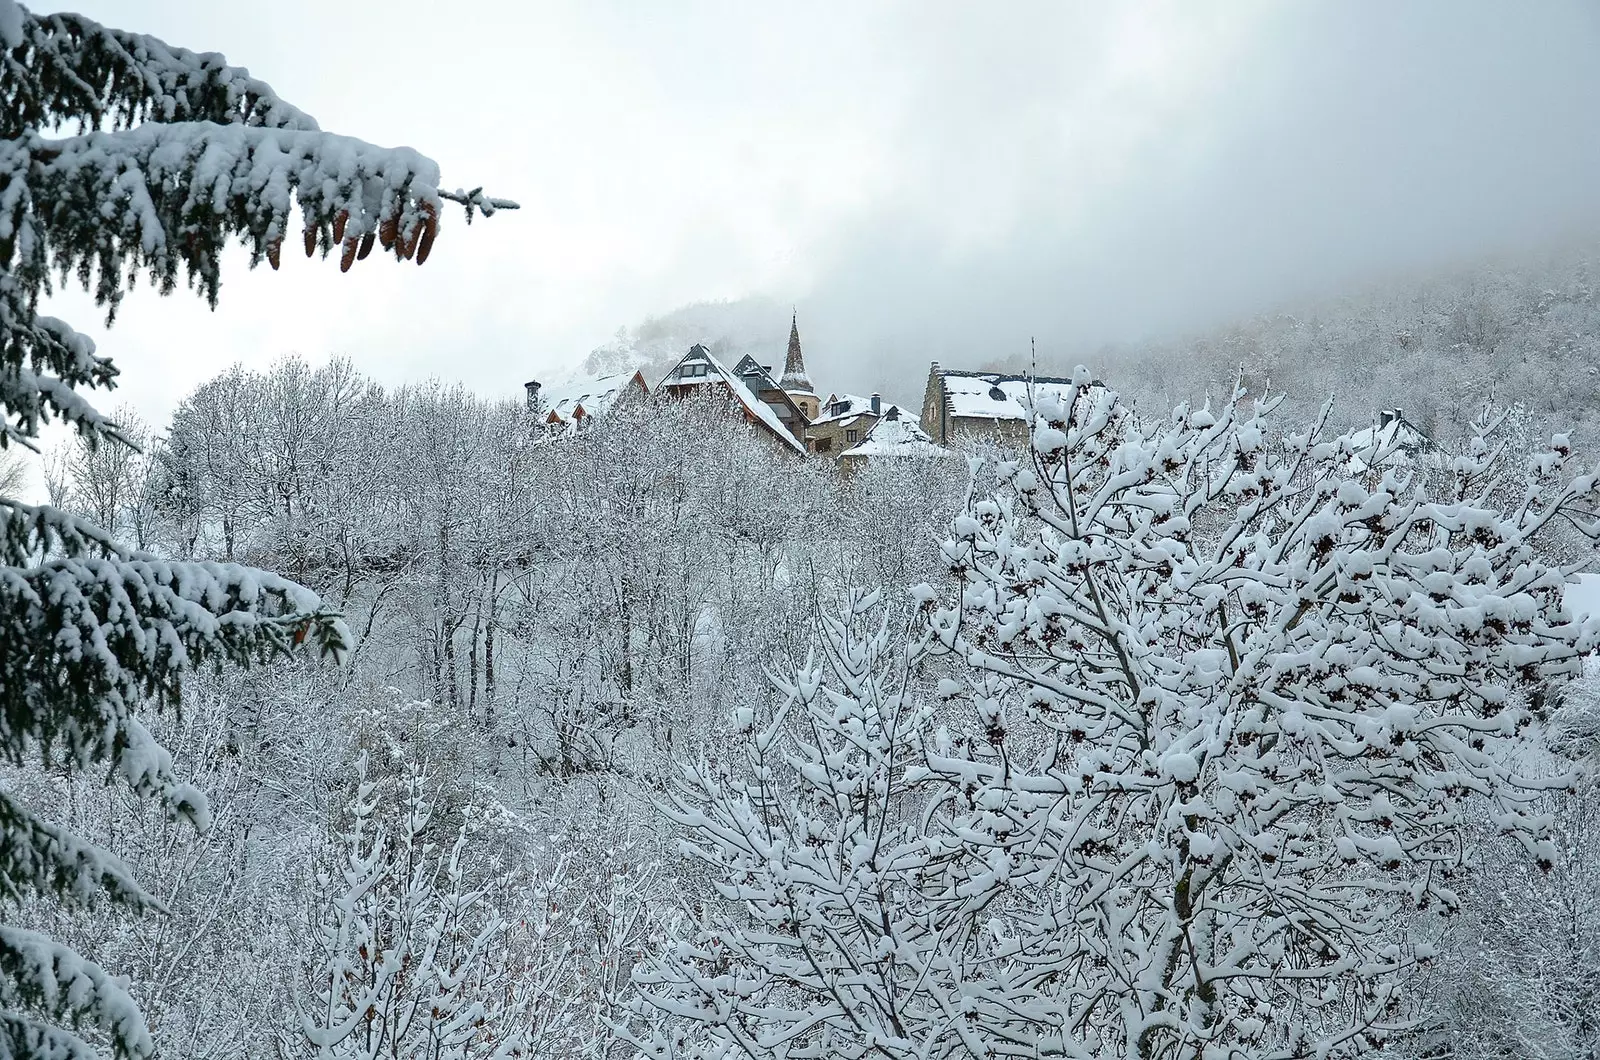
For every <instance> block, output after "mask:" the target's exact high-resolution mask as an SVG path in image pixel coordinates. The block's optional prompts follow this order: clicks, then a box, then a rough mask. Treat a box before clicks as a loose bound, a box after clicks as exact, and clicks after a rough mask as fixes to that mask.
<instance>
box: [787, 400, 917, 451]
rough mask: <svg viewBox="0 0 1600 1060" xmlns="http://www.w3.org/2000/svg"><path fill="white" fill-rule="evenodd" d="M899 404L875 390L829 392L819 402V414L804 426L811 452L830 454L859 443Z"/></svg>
mask: <svg viewBox="0 0 1600 1060" xmlns="http://www.w3.org/2000/svg"><path fill="white" fill-rule="evenodd" d="M898 408H899V407H898V406H896V405H892V404H889V403H887V402H885V401H884V400H883V399H882V398H881V397H879V396H878V395H877V394H873V395H871V396H870V397H861V396H859V395H856V394H830V395H828V400H827V401H824V402H823V403H822V414H821V415H820V416H818V417H817V418H816V419H814V420H812V421H811V425H810V426H809V427H808V428H806V442H807V445H808V446H809V447H810V449H811V451H812V452H813V453H819V454H822V455H824V456H831V455H833V454H836V453H842V452H844V451H845V450H846V449H849V448H850V447H851V446H853V445H859V444H860V443H861V441H862V440H863V439H865V438H866V436H867V434H868V433H869V432H870V431H871V430H872V428H873V427H875V426H877V424H878V422H879V421H880V420H881V419H882V418H883V417H884V415H885V414H886V413H887V412H888V411H890V410H898Z"/></svg>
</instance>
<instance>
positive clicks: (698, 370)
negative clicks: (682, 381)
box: [678, 361, 711, 378]
mask: <svg viewBox="0 0 1600 1060" xmlns="http://www.w3.org/2000/svg"><path fill="white" fill-rule="evenodd" d="M710 367H711V366H710V365H708V364H706V362H704V361H690V362H689V363H688V364H684V365H679V367H678V375H680V376H683V377H685V378H688V377H691V376H701V375H705V374H706V371H707V369H709V368H710Z"/></svg>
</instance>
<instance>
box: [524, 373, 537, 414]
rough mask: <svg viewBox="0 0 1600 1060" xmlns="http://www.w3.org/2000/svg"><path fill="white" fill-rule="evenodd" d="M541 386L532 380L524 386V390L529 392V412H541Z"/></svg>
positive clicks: (535, 380)
mask: <svg viewBox="0 0 1600 1060" xmlns="http://www.w3.org/2000/svg"><path fill="white" fill-rule="evenodd" d="M539 386H540V383H539V380H537V379H530V380H528V381H527V382H526V383H523V384H522V388H523V389H524V390H526V391H527V392H528V411H529V412H537V411H538V410H539Z"/></svg>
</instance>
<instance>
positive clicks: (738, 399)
mask: <svg viewBox="0 0 1600 1060" xmlns="http://www.w3.org/2000/svg"><path fill="white" fill-rule="evenodd" d="M747 362H748V363H747ZM739 367H740V368H742V369H743V370H744V373H745V374H743V375H741V374H740V373H739V372H737V371H735V370H734V369H731V368H729V367H728V366H727V365H725V364H723V363H722V362H721V361H720V360H718V359H717V357H716V356H715V355H714V354H712V352H711V351H710V350H708V349H707V348H706V347H704V346H702V345H700V344H698V343H696V344H695V345H694V346H691V347H690V348H689V352H688V353H686V354H684V355H683V357H682V359H680V360H679V361H678V363H677V364H675V365H673V366H672V370H671V371H669V372H668V373H667V374H666V376H665V377H664V378H663V379H662V380H661V382H660V383H658V384H657V385H656V388H655V394H656V396H657V397H661V396H665V397H677V398H681V397H687V396H688V395H690V394H693V393H697V392H701V391H703V390H705V389H716V390H720V391H723V392H725V393H726V394H728V396H729V397H731V398H732V399H733V401H734V403H735V404H737V405H738V406H739V407H740V408H741V409H742V410H743V411H744V415H745V419H747V420H749V421H750V423H752V424H754V425H755V426H756V427H757V429H758V430H760V431H762V432H763V433H764V434H766V435H768V436H770V437H771V438H772V439H774V440H775V441H777V442H778V443H779V444H780V445H782V446H783V447H784V448H786V449H790V450H793V451H794V452H797V453H804V452H805V451H806V444H805V429H806V422H807V419H806V415H805V409H804V407H803V406H802V405H801V404H800V403H799V401H797V400H796V399H795V397H794V396H791V395H790V394H789V393H788V392H787V391H785V390H784V389H783V388H781V387H771V386H768V385H767V384H768V383H770V382H771V375H770V373H768V372H767V371H766V369H764V368H762V366H761V365H759V364H756V363H755V361H754V359H752V358H748V357H747V358H745V359H744V360H743V361H740V362H739ZM763 396H764V397H765V400H763ZM802 396H803V395H802ZM813 397H814V395H813Z"/></svg>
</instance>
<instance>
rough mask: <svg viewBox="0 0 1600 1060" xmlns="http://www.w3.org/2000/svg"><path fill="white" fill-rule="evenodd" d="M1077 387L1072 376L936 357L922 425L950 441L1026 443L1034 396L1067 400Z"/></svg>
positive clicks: (946, 442) (934, 436)
mask: <svg viewBox="0 0 1600 1060" xmlns="http://www.w3.org/2000/svg"><path fill="white" fill-rule="evenodd" d="M1073 392H1074V388H1073V384H1072V380H1070V379H1059V378H1052V377H1050V376H1032V377H1030V376H1026V375H1008V374H1005V373H1002V372H969V371H963V370H959V369H955V368H942V367H940V365H939V362H938V361H934V362H933V365H932V366H931V367H930V368H929V369H928V383H927V386H926V388H925V389H924V391H923V397H922V430H923V431H924V432H925V433H926V434H927V435H928V437H929V439H930V440H931V441H933V442H935V443H937V444H939V445H942V446H946V447H957V446H960V445H963V444H967V443H971V442H978V441H993V442H997V443H999V444H1002V445H1011V446H1022V445H1026V444H1027V441H1028V432H1029V428H1030V427H1031V426H1032V424H1031V421H1030V415H1029V411H1028V410H1029V409H1030V408H1031V407H1032V402H1033V401H1037V400H1039V399H1040V398H1045V397H1053V398H1055V399H1057V400H1058V401H1062V402H1067V401H1070V400H1071V398H1072V395H1073ZM1030 395H1031V397H1030Z"/></svg>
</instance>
